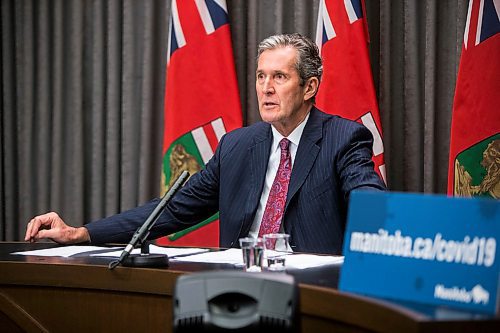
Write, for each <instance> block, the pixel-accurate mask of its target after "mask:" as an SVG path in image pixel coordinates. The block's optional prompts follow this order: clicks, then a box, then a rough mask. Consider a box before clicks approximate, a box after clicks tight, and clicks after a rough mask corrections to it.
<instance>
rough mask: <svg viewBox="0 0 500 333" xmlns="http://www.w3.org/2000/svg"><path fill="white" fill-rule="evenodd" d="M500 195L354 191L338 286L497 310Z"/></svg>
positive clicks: (472, 308)
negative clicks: (465, 196)
mask: <svg viewBox="0 0 500 333" xmlns="http://www.w3.org/2000/svg"><path fill="white" fill-rule="evenodd" d="M499 239H500V201H498V200H492V199H480V198H473V199H471V198H451V197H446V196H444V195H429V194H410V193H394V192H392V193H391V192H370V191H357V192H354V193H352V194H351V197H350V204H349V212H348V222H347V230H346V234H345V241H344V255H345V259H344V264H343V266H342V269H341V275H340V281H339V289H340V290H343V291H349V292H354V293H360V294H365V295H370V296H378V297H384V298H390V299H395V300H406V301H415V302H420V303H425V304H434V305H446V306H450V307H458V308H463V309H468V310H473V311H481V312H486V313H491V314H495V311H496V308H497V294H498V284H499V267H500V266H499V259H500V258H499V250H498V247H497V241H498V240H499Z"/></svg>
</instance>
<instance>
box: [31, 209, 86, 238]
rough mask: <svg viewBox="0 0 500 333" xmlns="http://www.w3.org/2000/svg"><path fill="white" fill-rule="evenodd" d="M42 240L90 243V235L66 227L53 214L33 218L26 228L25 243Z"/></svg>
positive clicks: (80, 229) (84, 229)
mask: <svg viewBox="0 0 500 333" xmlns="http://www.w3.org/2000/svg"><path fill="white" fill-rule="evenodd" d="M42 238H49V239H51V240H53V241H55V242H57V243H61V244H74V243H82V242H88V241H90V235H89V233H88V231H87V229H86V228H83V227H80V228H74V227H71V226H68V225H67V224H66V223H64V221H63V220H62V219H61V218H60V217H59V215H57V213H54V212H51V213H47V214H43V215H39V216H35V217H34V218H33V219H32V220H31V221H30V222H29V223H28V226H27V227H26V235H25V236H24V240H25V241H29V242H36V241H37V240H39V239H42Z"/></svg>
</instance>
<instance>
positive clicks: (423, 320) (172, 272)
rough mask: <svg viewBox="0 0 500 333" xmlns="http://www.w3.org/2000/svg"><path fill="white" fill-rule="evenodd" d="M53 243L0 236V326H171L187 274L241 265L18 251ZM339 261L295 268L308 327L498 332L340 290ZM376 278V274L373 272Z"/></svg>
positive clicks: (444, 311)
mask: <svg viewBox="0 0 500 333" xmlns="http://www.w3.org/2000/svg"><path fill="white" fill-rule="evenodd" d="M51 246H55V245H54V244H49V243H42V244H29V243H15V242H12V243H1V242H0V332H23V331H27V332H44V331H48V332H71V333H76V332H146V331H148V332H165V331H166V332H171V331H172V294H173V290H174V286H175V282H176V279H177V277H178V276H179V275H181V274H188V273H190V272H198V271H204V270H219V269H235V268H234V267H233V266H231V265H223V264H203V263H186V262H171V265H170V267H168V268H160V269H158V268H155V269H152V268H127V267H117V268H116V269H115V270H109V269H108V268H107V265H108V263H109V262H110V261H111V260H110V259H107V258H96V257H71V258H61V257H38V256H18V255H11V254H10V253H11V252H16V251H27V250H34V249H40V248H47V247H51ZM339 270H340V266H339V265H330V266H326V267H322V268H314V269H306V270H289V271H288V273H289V274H291V275H293V276H294V277H295V279H296V281H298V283H299V290H300V316H301V327H302V332H315V333H316V332H405V333H411V332H426V333H427V332H499V331H500V317H499V316H498V315H497V316H488V315H483V314H477V313H472V312H465V311H458V310H452V309H448V308H442V307H432V306H424V305H418V304H409V303H407V304H403V303H396V302H390V301H385V300H380V299H375V298H370V297H363V296H358V295H354V294H350V293H344V292H340V291H338V290H337V289H336V286H337V281H338V276H339ZM367 278H369V276H367Z"/></svg>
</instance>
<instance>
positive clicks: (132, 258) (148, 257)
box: [108, 171, 189, 269]
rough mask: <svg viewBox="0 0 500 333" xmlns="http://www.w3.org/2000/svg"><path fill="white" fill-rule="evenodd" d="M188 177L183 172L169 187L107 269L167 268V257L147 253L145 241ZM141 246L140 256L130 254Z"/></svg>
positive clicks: (147, 247)
mask: <svg viewBox="0 0 500 333" xmlns="http://www.w3.org/2000/svg"><path fill="white" fill-rule="evenodd" d="M188 177H189V172H187V171H183V172H182V173H181V175H180V176H179V178H177V180H176V181H175V183H174V184H173V185H172V187H170V189H169V190H168V191H167V193H166V194H165V195H164V196H163V198H162V199H161V200H160V203H159V204H158V205H157V206H156V208H155V209H154V210H153V212H152V213H151V214H150V215H149V216H148V218H147V219H146V222H144V223H143V224H142V225H141V226H140V227H139V228H138V229H137V231H136V232H135V233H134V236H132V239H131V240H130V242H129V243H128V245H127V246H126V247H125V249H124V250H123V252H122V253H121V255H120V258H119V259H118V260H115V261H113V262H111V263H110V264H109V266H108V268H109V269H114V268H115V267H116V266H118V265H120V264H122V265H123V266H129V267H165V266H168V255H166V254H151V253H149V242H148V241H147V238H148V235H149V232H150V230H151V228H152V227H153V225H154V224H155V223H156V221H157V220H158V218H159V217H160V215H161V213H162V212H163V210H164V209H165V207H166V206H167V203H168V202H169V201H170V199H171V198H172V197H173V196H174V194H175V193H176V192H177V191H178V190H179V189H180V188H181V187H182V185H184V183H185V182H186V180H187V179H188ZM139 245H140V246H141V253H140V254H131V252H132V250H133V249H134V248H136V247H138V246H139Z"/></svg>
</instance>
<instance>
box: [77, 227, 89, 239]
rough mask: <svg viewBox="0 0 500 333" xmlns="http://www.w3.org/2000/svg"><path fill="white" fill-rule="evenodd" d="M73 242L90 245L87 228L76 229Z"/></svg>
mask: <svg viewBox="0 0 500 333" xmlns="http://www.w3.org/2000/svg"><path fill="white" fill-rule="evenodd" d="M74 241H75V243H90V234H89V231H88V230H87V228H85V227H79V228H76V230H75V239H74Z"/></svg>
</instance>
